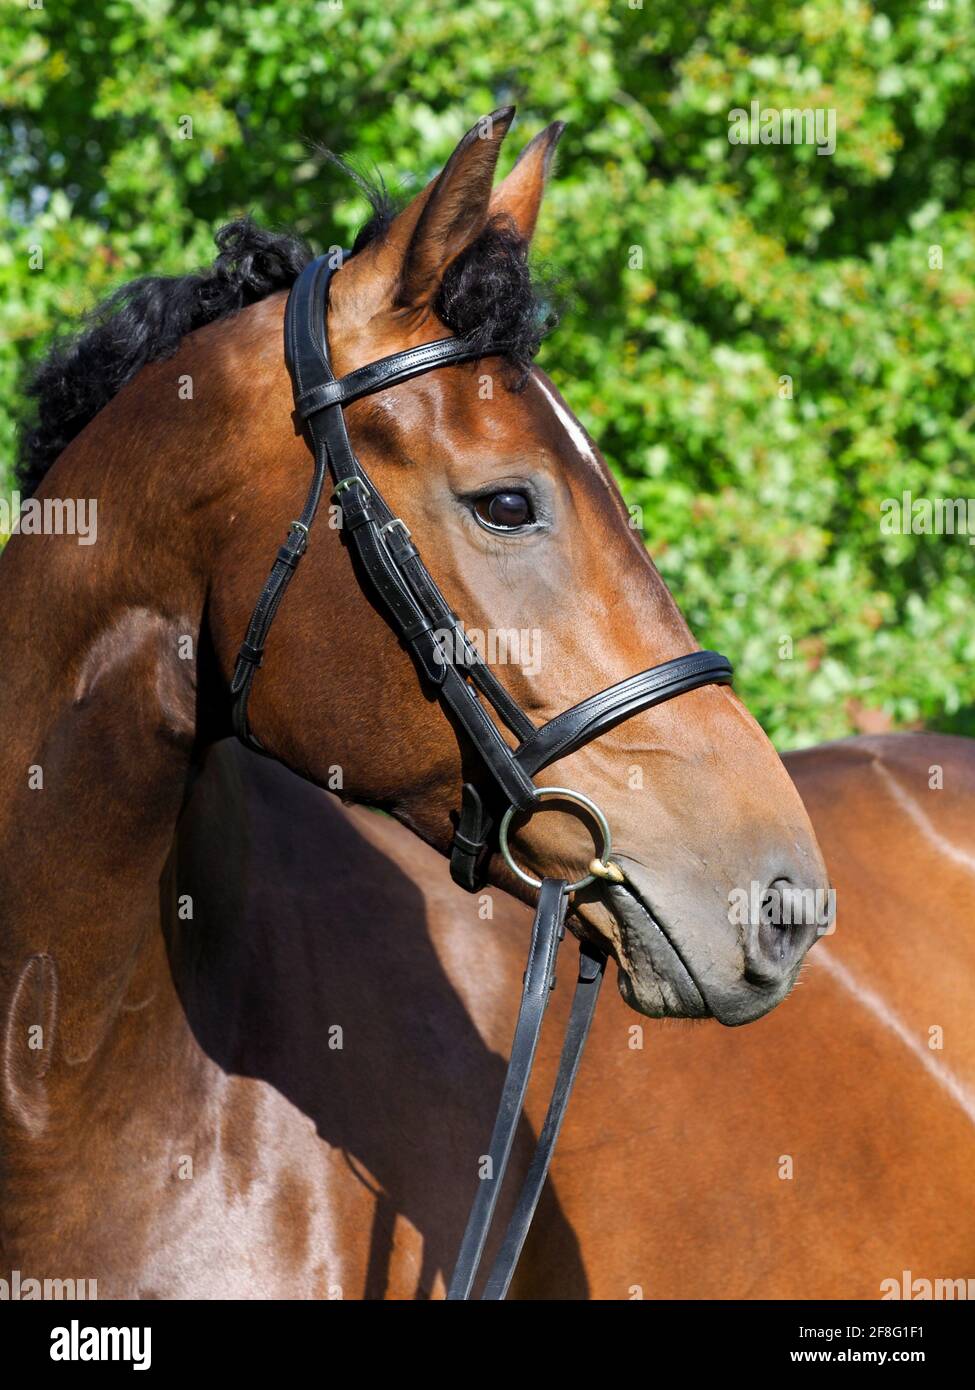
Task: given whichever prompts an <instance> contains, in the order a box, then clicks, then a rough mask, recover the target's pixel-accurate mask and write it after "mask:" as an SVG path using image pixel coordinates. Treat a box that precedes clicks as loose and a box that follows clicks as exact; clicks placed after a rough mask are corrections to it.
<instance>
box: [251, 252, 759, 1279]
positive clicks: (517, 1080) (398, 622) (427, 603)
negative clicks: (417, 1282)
mask: <svg viewBox="0 0 975 1390" xmlns="http://www.w3.org/2000/svg"><path fill="white" fill-rule="evenodd" d="M343 258H344V257H343ZM340 265H341V262H340V261H339V258H338V256H337V255H332V256H321V257H319V258H318V259H317V260H314V261H312V262H310V263H309V265H307V266H306V267H305V269H304V270H303V271H302V273H301V275H300V276H299V278H298V279H297V281H296V282H295V284H294V286H293V288H292V290H291V294H290V296H289V298H288V306H287V311H286V314H285V322H284V338H285V360H286V362H287V365H288V370H289V372H290V373H291V379H292V385H293V388H294V400H295V412H294V418H295V427H296V429H297V430H298V431H299V432H301V433H303V435H304V437H305V439H306V441H307V443H308V445H309V448H310V449H311V452H312V455H313V457H314V461H315V464H314V472H313V475H312V481H311V486H310V488H309V490H308V496H307V498H306V499H305V505H304V508H303V509H302V512H301V515H300V516H299V517H298V518H297V519H296V520H295V521H293V522H292V523H291V526H290V527H289V529H288V534H287V536H286V538H285V541H284V544H283V545H282V546H281V548H280V549H279V550H278V555H277V559H276V560H275V562H274V565H273V568H272V569H271V573H270V574H269V576H268V578H267V582H266V583H265V585H264V588H263V590H262V591H261V595H260V598H259V599H258V601H257V604H256V606H255V608H254V612H253V614H252V616H251V620H250V624H249V626H248V629H247V636H246V638H245V640H244V642H243V643H242V645H241V648H240V652H239V654H238V657H237V663H236V667H235V670H234V674H233V679H232V681H231V696H232V701H233V726H234V732H235V733H236V734H237V736H238V737H239V738H240V739H241V740H242V741H243V742H244V743H246V744H247V745H248V747H251V748H253V749H255V750H256V751H258V752H261V753H263V752H264V751H265V750H264V749H263V748H262V747H261V744H260V743H259V742H258V740H257V739H256V738H254V736H253V735H252V734H251V732H250V730H249V728H248V723H247V702H248V697H249V695H250V690H251V685H252V683H253V680H254V674H255V672H256V671H257V669H258V667H259V666H260V665H261V663H262V661H263V656H264V645H265V642H266V640H267V635H268V632H269V630H270V627H271V624H272V623H273V621H274V617H275V614H276V613H277V611H278V608H279V606H280V603H281V600H282V598H283V597H284V593H285V590H286V589H287V586H288V584H289V583H290V581H291V578H292V576H293V575H294V573H295V570H296V569H297V568H298V564H299V561H300V560H301V557H302V555H304V553H305V549H306V547H307V544H308V535H309V531H310V529H311V526H312V522H313V521H314V519H315V514H316V512H317V510H318V505H319V502H320V501H321V497H322V493H323V490H324V487H325V480H326V477H327V476H328V475H329V474H331V479H332V483H333V491H332V496H333V498H334V499H335V500H336V501H337V502H338V503H340V505H341V520H342V531H343V533H344V534H345V535H346V536H347V537H348V539H349V545H350V547H351V548H352V550H353V551H354V552H355V555H356V556H357V558H358V560H359V561H360V563H361V566H362V571H363V572H364V574H365V576H366V577H367V580H368V584H369V587H370V589H371V592H372V595H373V597H374V598H375V599H377V600H378V602H379V604H380V607H381V608H382V610H383V611H384V613H385V615H386V617H387V618H388V620H389V622H390V625H391V626H392V628H393V630H394V631H395V632H396V633H397V635H398V636H399V638H400V640H401V642H402V643H403V645H404V646H405V647H406V648H407V649H408V650H409V651H410V652H411V653H412V655H413V658H414V660H415V662H416V665H417V667H418V670H419V674H420V676H421V678H422V679H423V680H424V681H426V682H427V683H428V685H429V686H430V687H432V688H433V689H435V690H436V692H437V693H438V695H439V698H440V700H441V701H442V702H443V704H444V705H445V706H446V707H447V709H448V710H449V711H450V712H451V713H452V714H453V716H454V717H455V719H456V721H457V723H459V725H460V727H461V729H462V730H463V732H464V734H465V735H466V737H467V738H468V739H469V741H470V743H471V744H472V745H473V747H474V748H475V749H476V750H477V753H478V755H479V757H480V762H481V764H482V766H483V769H484V771H485V772H486V773H487V774H488V778H489V790H487V791H486V792H482V790H479V789H478V787H477V786H475V784H474V783H473V782H465V783H464V785H463V788H462V792H461V809H460V813H459V816H458V823H457V827H456V832H455V835H454V841H453V846H452V849H451V859H450V870H451V874H452V876H453V877H454V879H455V880H456V881H457V882H458V883H460V884H461V885H462V886H463V887H465V888H467V889H468V890H469V891H474V890H476V888H477V887H479V886H480V884H481V883H482V882H483V878H482V874H483V869H484V861H485V858H486V857H487V849H488V846H489V843H490V842H491V838H492V833H493V832H494V821H493V817H492V815H491V814H489V811H488V809H487V808H488V804H489V802H490V803H491V804H492V806H495V805H496V803H497V802H498V801H500V802H501V803H502V804H503V805H505V806H506V808H507V809H506V811H505V814H504V816H503V818H502V819H501V822H500V824H499V825H498V827H497V835H498V840H499V844H500V848H501V851H502V854H503V855H504V857H505V859H506V861H507V863H508V864H509V865H510V867H511V868H512V870H513V872H514V873H515V874H517V875H518V876H519V877H520V878H522V879H523V880H525V881H526V882H529V883H531V884H533V885H534V886H536V887H537V888H538V890H539V892H538V905H537V909H536V912H535V920H534V923H533V925H532V934H531V946H530V949H529V954H528V965H527V968H526V971H525V982H524V990H523V993H522V999H521V1007H520V1010H519V1014H518V1021H517V1025H516V1027H515V1035H514V1040H513V1042H512V1048H511V1060H510V1062H509V1065H508V1071H507V1075H506V1077H505V1082H504V1087H503V1090H502V1095H501V1103H500V1106H499V1108H498V1114H497V1118H496V1120H495V1124H494V1130H493V1132H492V1135H491V1142H490V1145H489V1148H488V1154H487V1166H486V1170H485V1174H484V1175H483V1176H482V1178H481V1182H480V1185H479V1189H478V1193H477V1196H476V1198H475V1200H474V1204H473V1206H472V1208H471V1213H470V1217H469V1218H468V1222H467V1228H466V1231H465V1233H464V1238H463V1241H462V1243H461V1248H460V1253H459V1255H458V1259H457V1265H456V1268H455V1270H454V1274H453V1278H452V1279H451V1282H450V1286H449V1290H448V1293H447V1297H448V1298H449V1299H466V1298H469V1297H470V1295H471V1290H472V1288H473V1284H474V1280H475V1277H476V1275H477V1271H478V1267H479V1265H480V1260H481V1256H482V1254H483V1250H484V1245H485V1242H486V1240H487V1236H488V1232H489V1230H490V1227H491V1222H492V1219H493V1216H494V1210H495V1206H496V1203H497V1199H498V1195H499V1192H500V1188H501V1183H502V1181H503V1179H504V1173H505V1168H506V1166H507V1162H508V1158H509V1155H510V1152H511V1146H512V1143H513V1141H514V1136H515V1131H516V1128H517V1124H518V1119H519V1116H520V1114H521V1108H522V1102H523V1100H524V1096H525V1091H526V1089H527V1086H528V1080H529V1077H530V1075H531V1069H532V1064H533V1061H534V1057H535V1051H536V1048H537V1044H538V1039H539V1035H540V1033H541V1026H542V1018H543V1016H544V1012H545V1008H546V1005H547V1003H548V998H549V995H550V992H551V989H552V988H553V986H554V968H555V957H556V952H557V950H558V945H559V942H560V941H561V939H562V938H563V936H564V935H565V925H564V923H565V915H566V911H567V907H568V899H569V895H570V894H571V893H572V892H574V891H576V890H578V889H580V888H583V887H585V886H587V885H588V884H590V883H592V882H593V881H594V880H595V879H596V878H602V879H608V880H610V881H613V882H622V881H623V874H622V871H621V870H620V869H619V866H618V865H616V864H614V863H613V862H612V860H611V858H610V855H611V852H612V841H611V835H610V829H609V826H608V824H607V822H606V820H605V817H604V816H603V815H602V813H601V812H600V811H599V808H598V807H596V806H595V805H594V803H593V802H591V801H590V800H589V799H588V797H584V796H582V795H581V794H580V793H578V792H574V791H570V790H569V789H567V788H561V787H536V786H535V784H534V781H533V778H534V776H535V774H536V773H538V772H540V771H541V770H542V768H544V767H547V766H548V765H549V764H550V763H553V762H556V761H558V760H559V759H560V758H564V757H566V756H567V755H568V754H569V753H571V752H573V751H574V750H575V749H577V748H580V747H582V746H583V745H584V744H586V743H589V742H590V741H591V740H592V739H594V738H598V737H599V735H600V734H602V733H604V732H605V731H606V730H607V729H609V728H611V727H612V726H613V725H614V724H617V723H618V722H619V721H620V720H622V719H627V718H629V717H630V716H631V715H634V714H638V713H639V712H640V711H641V710H646V709H650V708H651V707H652V706H653V705H659V704H662V703H663V702H664V701H665V700H672V699H673V698H674V696H675V695H681V694H683V693H684V692H685V691H689V690H696V689H697V688H698V687H699V686H702V685H710V684H719V685H728V684H730V682H731V678H732V668H731V664H730V662H729V661H728V660H727V659H726V658H725V657H723V656H719V655H718V654H717V653H716V652H710V651H697V652H690V653H689V654H688V655H686V656H680V657H676V658H675V659H674V660H672V661H665V662H663V663H662V664H661V665H659V666H653V667H651V668H650V669H649V670H647V671H641V672H640V673H639V674H638V675H635V676H630V677H629V678H628V679H627V680H623V681H620V682H618V683H617V684H616V685H612V686H610V687H609V688H608V689H607V690H603V691H601V692H600V693H599V694H598V695H592V696H590V697H589V699H588V700H583V701H582V702H581V704H578V705H573V706H572V708H571V709H568V710H566V711H565V712H564V713H563V714H560V715H557V716H556V718H554V719H551V720H549V722H548V723H547V724H544V725H542V727H541V728H536V727H535V725H533V724H532V722H531V721H530V720H529V718H528V717H527V715H526V714H525V713H524V711H523V710H521V709H520V708H519V706H518V705H517V704H516V702H515V701H514V700H513V699H512V698H511V696H510V695H509V694H508V692H507V691H506V690H505V688H504V686H503V685H502V684H501V683H500V681H499V680H498V679H497V677H496V676H495V675H494V673H493V671H492V670H491V669H490V667H489V666H487V664H486V663H485V662H484V661H483V660H482V659H481V657H480V655H479V654H478V652H477V650H476V648H475V647H474V646H473V645H472V643H471V642H470V641H469V639H468V638H467V636H466V634H465V632H464V629H463V627H462V625H461V623H460V621H459V619H458V618H457V616H456V614H454V613H453V612H452V611H451V609H450V607H449V606H448V604H447V603H446V601H445V599H444V597H443V595H442V594H441V593H440V590H439V589H438V588H437V586H436V584H435V583H434V581H433V579H432V577H431V576H430V573H429V571H428V570H427V568H426V566H425V565H424V564H423V561H422V560H421V559H420V555H419V552H418V550H417V548H416V546H415V545H414V543H413V540H412V537H411V535H410V532H409V530H408V529H407V527H406V525H405V523H404V522H403V521H401V520H400V518H399V517H396V516H394V515H393V514H392V512H391V511H390V509H389V508H388V507H387V505H386V503H385V501H384V500H383V498H382V496H381V494H380V493H379V492H378V491H377V490H376V488H375V486H374V485H373V483H372V482H371V481H370V479H369V477H368V476H367V474H366V472H365V470H364V469H363V467H362V465H361V464H360V463H359V461H358V459H357V458H356V456H355V454H354V453H353V450H352V445H351V443H350V441H349V436H348V432H347V430H346V425H345V418H344V415H343V406H346V405H348V404H349V402H350V401H354V400H358V399H359V398H360V397H361V396H367V395H371V394H372V393H373V392H375V391H382V390H385V389H386V388H388V387H390V386H395V385H398V384H399V383H400V382H403V381H408V380H409V379H410V377H414V376H419V375H420V374H421V373H423V372H428V371H432V370H433V369H434V368H437V367H444V366H447V365H449V364H451V363H458V362H470V361H473V360H474V359H475V358H480V357H484V356H488V355H503V353H504V351H505V344H504V343H494V344H492V345H491V346H490V348H488V349H487V350H485V348H484V347H483V346H481V347H479V348H477V349H475V348H473V347H472V346H471V345H470V344H469V343H467V342H465V341H464V340H463V339H458V338H442V339H439V340H438V341H436V342H432V343H424V344H423V345H422V346H421V347H415V348H408V349H407V350H406V351H405V352H397V353H394V354H393V355H392V356H391V357H384V358H381V359H380V360H379V361H378V362H372V363H370V364H369V365H368V366H365V367H359V368H358V369H357V370H355V371H352V372H349V373H348V374H347V375H346V376H344V377H340V378H338V379H336V377H335V376H334V374H333V372H332V369H331V366H330V363H329V354H328V336H327V328H326V320H327V314H328V295H329V284H330V282H331V278H332V275H333V274H334V273H335V272H336V271H337V270H338V269H339V268H340ZM488 705H490V707H491V708H492V709H493V710H494V713H495V714H496V715H497V717H498V719H499V720H500V722H501V723H502V724H503V725H504V726H505V728H506V729H507V730H508V731H509V732H510V734H511V735H512V736H513V737H514V738H515V739H516V740H517V745H516V746H515V747H511V745H510V744H509V743H508V741H507V740H506V739H505V738H504V737H503V735H502V733H501V732H500V730H499V728H498V725H497V723H496V722H495V720H494V719H493V718H492V716H491V714H490V713H489V712H488V709H487V706H488ZM552 796H557V797H558V798H559V799H560V800H563V801H565V800H568V801H572V802H574V803H577V804H579V805H581V806H583V807H584V808H585V809H586V810H587V811H589V813H590V814H591V815H592V816H593V818H594V819H595V821H596V823H597V824H598V826H599V829H600V832H601V836H602V840H603V845H602V850H601V854H600V856H599V857H598V858H596V859H593V861H592V863H591V864H590V866H589V870H590V872H589V873H588V874H587V875H586V876H584V877H583V878H580V879H579V880H578V881H577V882H575V883H568V882H567V881H566V880H565V879H556V878H546V879H544V880H541V881H540V880H538V879H532V878H531V877H530V876H529V875H528V874H526V873H525V871H524V870H523V869H521V868H519V866H518V865H517V864H516V863H515V862H514V860H513V859H512V857H511V854H510V851H509V849H508V843H507V831H508V826H509V824H510V822H511V819H512V817H513V816H514V815H515V814H517V813H519V812H522V813H524V812H531V811H534V810H537V809H538V808H539V807H540V806H541V804H542V802H543V800H544V799H545V798H546V797H552ZM605 962H606V957H605V955H604V954H603V953H602V952H601V951H599V950H598V948H596V947H593V946H591V945H589V944H588V943H586V942H583V943H582V945H581V947H580V965H579V976H578V980H577V983H576V991H575V996H574V998H573V1003H572V1011H571V1015H570V1019H569V1024H568V1028H567V1030H566V1036H565V1040H564V1043H563V1048H562V1056H561V1061H560V1064H559V1070H558V1075H557V1078H556V1082H555V1088H554V1090H553V1093H552V1099H551V1102H550V1104H549V1108H548V1113H547V1115H546V1117H545V1121H544V1124H543V1126H542V1131H541V1134H540V1136H539V1140H538V1144H537V1147H536V1150H535V1155H534V1157H533V1159H532V1162H531V1165H530V1168H529V1171H528V1174H527V1176H526V1178H525V1182H524V1186H523V1188H522V1191H521V1194H520V1197H519V1199H518V1203H517V1206H516V1209H515V1212H514V1215H513V1216H512V1218H511V1221H510V1223H509V1225H508V1229H507V1231H506V1233H505V1236H504V1240H503V1243H502V1245H501V1249H500V1251H499V1253H498V1255H497V1257H496V1259H495V1262H494V1265H493V1267H492V1269H491V1272H490V1274H489V1276H488V1279H487V1282H486V1284H485V1287H484V1291H483V1293H482V1298H486V1299H498V1298H504V1296H505V1294H506V1292H507V1289H508V1285H509V1284H510V1282H511V1277H512V1275H513V1273H514V1270H515V1266H516V1264H517V1261H518V1257H519V1255H520V1253H521V1248H522V1245H523V1244H524V1241H525V1237H526V1236H527V1234H528V1229H529V1226H530V1224H531V1220H532V1216H533V1215H534V1211H535V1207H536V1205H537V1203H538V1198H539V1196H540V1194H541V1190H542V1187H543V1185H544V1182H545V1176H546V1174H547V1172H548V1167H549V1163H550V1161H551V1156H552V1151H553V1149H554V1147H555V1142H556V1139H557V1138H558V1133H559V1129H560V1127H561V1124H562V1118H563V1116H564V1114H565V1109H566V1106H567V1104H568V1100H569V1094H570V1092H571V1089H572V1084H573V1081H574V1080H575V1075H576V1071H577V1070H578V1066H579V1061H580V1059H581V1056H582V1050H583V1047H584V1045H585V1041H586V1037H587V1035H588V1032H589V1025H590V1023H591V1021H592V1017H593V1012H594V1009H595V1006H596V1000H597V998H598V995H599V987H600V984H601V983H602V977H603V968H604V966H605Z"/></svg>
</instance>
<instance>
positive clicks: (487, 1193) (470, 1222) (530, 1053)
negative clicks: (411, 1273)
mask: <svg viewBox="0 0 975 1390" xmlns="http://www.w3.org/2000/svg"><path fill="white" fill-rule="evenodd" d="M566 887H567V885H566V881H565V879H561V878H546V879H543V880H542V886H541V888H540V889H539V890H538V906H537V908H536V909H535V920H534V922H533V923H532V936H531V945H530V946H529V949H528V965H527V967H526V970H525V987H524V990H523V992H522V996H521V1007H520V1009H519V1010H518V1022H517V1024H516V1025H515V1036H514V1040H513V1041H512V1044H511V1059H510V1061H509V1062H508V1070H507V1073H506V1075H505V1078H504V1086H503V1087H502V1090H501V1101H500V1104H499V1105H498V1113H497V1116H496V1118H495V1121H494V1129H493V1130H492V1131H491V1142H490V1144H489V1145H488V1152H487V1155H486V1157H487V1162H488V1172H487V1176H485V1177H481V1178H480V1186H479V1187H478V1189H477V1196H476V1197H475V1198H474V1205H473V1206H472V1207H471V1212H470V1216H469V1217H468V1219H467V1229H466V1230H465V1232H464V1239H463V1240H462V1241H461V1245H460V1252H459V1254H458V1256H457V1264H456V1266H455V1267H454V1273H453V1277H452V1278H451V1281H450V1287H449V1289H448V1290H447V1298H448V1299H451V1300H463V1299H467V1298H469V1297H470V1292H471V1288H472V1286H473V1284H474V1279H475V1277H476V1275H477V1270H478V1265H479V1264H480V1260H481V1255H482V1253H483V1251H484V1242H485V1241H486V1240H487V1236H488V1232H489V1230H490V1229H491V1221H492V1218H493V1216H494V1209H495V1207H496V1206H497V1201H498V1196H499V1194H500V1191H501V1183H502V1182H503V1180H504V1174H505V1169H506V1168H507V1166H508V1159H509V1157H510V1155H511V1145H512V1143H513V1142H514V1137H515V1130H516V1129H517V1127H518V1120H519V1118H520V1117H521V1107H522V1105H523V1104H524V1100H525V1091H526V1089H527V1087H528V1078H529V1076H530V1075H531V1069H532V1063H533V1062H534V1060H535V1050H536V1048H537V1047H538V1038H539V1035H540V1033H541V1031H542V1019H543V1018H544V1017H545V1010H546V1008H547V1007H548V1001H549V996H550V995H551V992H552V987H553V985H554V983H555V977H554V970H555V957H556V953H557V951H558V947H559V942H560V941H561V940H562V937H563V936H564V935H565V926H564V920H565V909H566Z"/></svg>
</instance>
